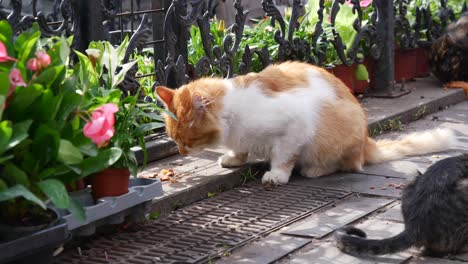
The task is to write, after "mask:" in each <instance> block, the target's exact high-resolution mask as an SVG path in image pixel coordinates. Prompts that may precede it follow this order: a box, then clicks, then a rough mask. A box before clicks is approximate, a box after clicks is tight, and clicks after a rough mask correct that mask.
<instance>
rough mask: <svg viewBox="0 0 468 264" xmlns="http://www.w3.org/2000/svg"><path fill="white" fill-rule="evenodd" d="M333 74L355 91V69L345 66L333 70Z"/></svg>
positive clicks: (341, 65) (338, 66)
mask: <svg viewBox="0 0 468 264" xmlns="http://www.w3.org/2000/svg"><path fill="white" fill-rule="evenodd" d="M333 74H335V76H336V77H337V78H338V79H340V80H341V81H342V82H343V83H344V84H345V85H346V86H348V88H349V89H350V90H351V91H353V88H354V68H353V67H352V66H351V67H350V66H346V65H343V64H340V65H337V66H336V67H335V68H333Z"/></svg>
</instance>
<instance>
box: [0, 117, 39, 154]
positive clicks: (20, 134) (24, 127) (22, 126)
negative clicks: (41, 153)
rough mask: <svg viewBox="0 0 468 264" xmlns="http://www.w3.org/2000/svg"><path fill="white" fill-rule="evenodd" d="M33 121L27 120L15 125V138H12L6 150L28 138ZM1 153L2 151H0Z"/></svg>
mask: <svg viewBox="0 0 468 264" xmlns="http://www.w3.org/2000/svg"><path fill="white" fill-rule="evenodd" d="M32 122H33V121H32V120H25V121H23V122H20V123H16V124H14V125H13V136H12V137H11V139H10V141H9V142H8V144H7V146H6V149H5V150H8V149H11V148H13V147H15V146H16V145H18V144H19V143H21V141H23V140H25V139H26V138H28V135H29V134H28V130H29V127H30V126H31V124H32ZM0 153H1V151H0Z"/></svg>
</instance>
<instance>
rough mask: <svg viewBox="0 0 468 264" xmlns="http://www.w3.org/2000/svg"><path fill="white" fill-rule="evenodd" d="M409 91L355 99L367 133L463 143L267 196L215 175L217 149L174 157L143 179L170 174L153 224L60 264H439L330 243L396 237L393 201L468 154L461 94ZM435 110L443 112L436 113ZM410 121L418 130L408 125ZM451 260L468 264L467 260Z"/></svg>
mask: <svg viewBox="0 0 468 264" xmlns="http://www.w3.org/2000/svg"><path fill="white" fill-rule="evenodd" d="M407 88H409V89H411V90H412V93H410V94H409V95H406V96H404V97H401V98H398V99H378V98H365V99H361V103H362V105H363V107H364V108H366V109H367V110H368V113H369V128H370V131H371V133H372V134H373V135H378V134H380V133H381V132H383V130H389V129H390V130H397V131H394V132H392V133H389V134H384V135H381V136H378V137H394V136H397V135H399V134H401V133H408V132H411V131H417V130H426V129H430V128H434V127H450V128H453V129H454V130H456V133H457V135H459V136H460V144H459V145H458V146H456V148H455V149H453V150H450V151H447V152H444V153H438V154H436V155H426V156H422V157H413V158H407V159H403V160H399V161H394V162H388V163H383V164H380V165H374V166H369V167H366V168H365V170H364V171H363V172H361V173H337V174H334V175H330V176H326V177H321V178H317V179H307V178H303V177H300V176H298V175H293V177H292V179H291V182H290V183H289V184H287V185H282V186H279V187H277V188H274V189H272V190H265V188H264V187H263V186H262V185H261V184H260V183H259V182H258V180H257V181H251V182H249V183H247V184H245V185H243V183H245V182H246V181H248V180H252V178H253V176H255V175H256V176H257V177H259V176H260V173H258V171H257V170H256V169H258V167H257V166H258V165H253V166H250V167H248V166H247V167H244V168H238V169H224V168H221V167H220V166H219V165H218V164H217V158H218V157H219V156H220V152H219V151H218V150H209V151H205V152H203V153H201V154H199V155H196V156H187V157H182V156H179V155H176V156H172V157H169V158H166V159H163V160H159V161H156V162H153V163H151V164H149V166H148V167H147V168H146V169H145V170H144V171H143V172H141V173H140V174H139V176H140V177H153V176H155V175H157V174H158V173H159V175H157V177H160V176H161V173H160V172H161V170H162V169H173V172H174V174H175V175H174V176H172V177H171V178H170V180H169V181H165V182H164V183H163V188H164V191H165V194H164V196H163V197H158V198H155V199H154V200H153V203H152V205H151V211H152V213H151V214H150V215H151V216H153V217H152V220H149V221H147V222H146V223H143V225H142V226H137V227H136V229H135V230H133V231H130V230H128V231H118V232H113V233H110V234H106V235H99V236H96V237H93V238H90V239H88V240H87V242H85V243H84V244H81V247H82V248H81V250H78V251H77V248H73V247H71V248H69V249H66V250H65V251H64V252H63V253H62V254H60V255H59V257H58V259H57V261H56V263H80V264H81V263H97V262H99V263H108V262H112V263H206V262H207V261H208V263H213V262H218V263H274V262H277V263H402V262H406V263H408V262H412V263H418V262H419V263H421V262H424V263H444V261H445V260H441V259H423V258H420V257H418V256H417V252H416V251H414V250H413V251H407V252H403V253H400V254H395V255H389V256H384V257H380V258H378V259H366V260H363V259H359V258H354V257H351V256H349V255H345V254H342V253H341V252H340V251H338V250H337V249H336V247H335V246H334V245H333V243H332V240H331V239H330V235H331V233H332V232H333V231H334V230H335V229H337V228H338V227H340V226H343V225H346V224H350V223H352V224H358V225H359V226H360V227H363V228H364V230H365V231H366V232H368V234H369V237H376V238H380V237H388V236H391V235H392V234H395V233H398V232H400V231H401V230H402V228H403V224H402V223H401V216H400V214H399V212H400V210H399V200H398V199H399V197H400V194H401V190H402V187H403V186H404V184H405V183H406V182H407V181H409V180H411V179H412V178H414V177H415V176H417V175H418V172H424V171H425V170H426V169H427V168H428V167H429V166H430V165H431V164H432V163H434V162H435V161H436V160H438V159H441V158H444V157H447V156H453V155H457V154H458V153H461V152H462V151H467V150H468V125H467V123H468V117H467V114H466V113H467V112H468V101H464V92H463V90H443V89H442V88H441V87H440V84H439V83H437V82H436V81H434V80H432V79H430V78H424V79H419V80H418V81H416V82H412V83H408V84H407ZM460 102H462V103H460ZM457 103H458V104H457ZM453 104H457V105H455V106H453V107H451V105H453ZM447 108H448V109H447ZM441 109H446V110H445V111H441V112H437V111H438V110H441ZM414 120H419V121H416V122H413V123H410V124H408V125H405V124H406V123H408V122H410V121H414ZM399 129H402V131H400V130H399ZM257 173H258V174H257ZM239 185H243V186H241V187H237V188H234V187H236V186H239ZM233 188H234V189H233ZM209 197H211V198H209ZM206 198H209V199H206ZM197 201H199V202H197ZM195 202H196V203H195ZM181 207H183V208H181ZM178 208H181V209H180V210H175V209H178ZM174 210H175V211H174ZM171 212H172V213H171ZM157 216H159V218H158V219H156V220H155V219H154V218H156V217H157ZM78 249H79V248H78ZM77 252H78V253H77ZM219 256H223V257H222V258H220V259H219V258H218V257H219ZM457 257H458V258H459V260H458V261H459V262H463V261H466V262H468V255H466V256H464V255H460V256H457ZM216 258H218V259H216ZM210 259H211V260H210ZM431 261H432V262H431ZM445 263H457V262H453V261H451V262H445Z"/></svg>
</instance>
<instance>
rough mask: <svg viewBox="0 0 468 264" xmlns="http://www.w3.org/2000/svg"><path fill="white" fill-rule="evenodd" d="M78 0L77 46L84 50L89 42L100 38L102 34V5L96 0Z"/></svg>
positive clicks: (102, 36)
mask: <svg viewBox="0 0 468 264" xmlns="http://www.w3.org/2000/svg"><path fill="white" fill-rule="evenodd" d="M77 2H78V12H76V14H77V15H79V16H80V32H79V33H78V34H79V35H78V36H77V38H78V39H79V40H78V45H77V48H78V50H80V51H84V50H86V49H87V48H88V45H89V42H91V41H94V40H102V39H103V38H104V37H105V35H104V27H103V25H102V22H103V16H102V11H103V10H102V6H101V1H96V0H80V1H77Z"/></svg>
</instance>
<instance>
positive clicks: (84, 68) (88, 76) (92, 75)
mask: <svg viewBox="0 0 468 264" xmlns="http://www.w3.org/2000/svg"><path fill="white" fill-rule="evenodd" d="M75 53H76V55H78V59H79V60H80V65H79V66H80V67H79V74H78V76H79V78H80V83H81V85H82V87H81V89H82V91H86V90H88V89H89V88H90V87H94V86H99V78H98V76H97V74H96V71H95V69H94V68H93V65H92V64H91V61H90V60H89V58H88V57H87V56H86V55H84V54H83V53H81V52H78V51H75Z"/></svg>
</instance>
